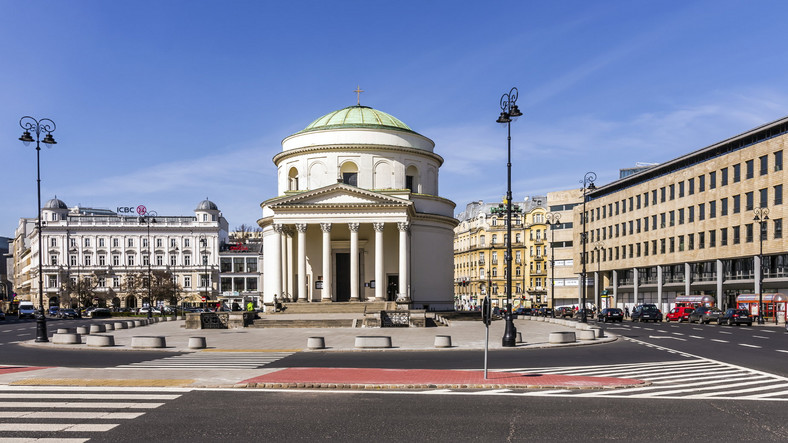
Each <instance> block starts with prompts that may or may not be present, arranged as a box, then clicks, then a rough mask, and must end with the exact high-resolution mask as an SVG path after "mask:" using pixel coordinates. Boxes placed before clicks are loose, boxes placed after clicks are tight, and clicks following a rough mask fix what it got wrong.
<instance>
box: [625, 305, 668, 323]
mask: <svg viewBox="0 0 788 443" xmlns="http://www.w3.org/2000/svg"><path fill="white" fill-rule="evenodd" d="M630 318H631V319H632V321H633V322H634V321H638V322H644V321H653V322H654V323H656V322H661V321H662V311H660V310H659V309H657V305H654V304H648V303H646V304H642V305H640V306H636V307H635V309H633V310H632V315H631V316H630Z"/></svg>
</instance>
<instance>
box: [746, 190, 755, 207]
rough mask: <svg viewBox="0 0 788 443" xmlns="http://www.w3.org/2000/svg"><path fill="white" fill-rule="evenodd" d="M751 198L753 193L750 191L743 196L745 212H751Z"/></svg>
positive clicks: (752, 199)
mask: <svg viewBox="0 0 788 443" xmlns="http://www.w3.org/2000/svg"><path fill="white" fill-rule="evenodd" d="M753 197H754V196H753V192H752V191H750V192H748V193H746V194H744V202H745V203H744V210H745V211H752V208H753V207H754V198H753Z"/></svg>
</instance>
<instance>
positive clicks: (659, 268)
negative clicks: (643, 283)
mask: <svg viewBox="0 0 788 443" xmlns="http://www.w3.org/2000/svg"><path fill="white" fill-rule="evenodd" d="M657 306H659V309H661V310H662V311H664V312H667V311H666V310H665V308H664V307H663V306H662V265H657Z"/></svg>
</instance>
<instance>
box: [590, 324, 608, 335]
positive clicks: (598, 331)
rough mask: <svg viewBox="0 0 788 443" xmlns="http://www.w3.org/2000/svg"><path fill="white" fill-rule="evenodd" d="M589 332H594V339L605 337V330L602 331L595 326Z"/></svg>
mask: <svg viewBox="0 0 788 443" xmlns="http://www.w3.org/2000/svg"><path fill="white" fill-rule="evenodd" d="M591 330H592V331H594V335H595V336H596V338H604V336H605V330H604V329H602V328H600V327H598V326H595V327H592V328H591Z"/></svg>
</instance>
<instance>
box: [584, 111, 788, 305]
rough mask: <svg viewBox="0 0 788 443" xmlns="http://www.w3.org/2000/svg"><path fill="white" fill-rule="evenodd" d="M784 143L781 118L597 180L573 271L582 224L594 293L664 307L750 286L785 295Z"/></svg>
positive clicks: (787, 127)
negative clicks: (608, 179)
mask: <svg viewBox="0 0 788 443" xmlns="http://www.w3.org/2000/svg"><path fill="white" fill-rule="evenodd" d="M787 143H788V118H783V119H780V120H778V121H775V122H772V123H769V124H766V125H763V126H761V127H758V128H755V129H753V130H750V131H747V132H745V133H743V134H739V135H736V136H734V137H731V138H729V139H727V140H724V141H721V142H719V143H715V144H713V145H711V146H708V147H705V148H703V149H699V150H697V151H694V152H691V153H689V154H686V155H684V156H681V157H678V158H675V159H673V160H670V161H666V162H663V163H661V164H659V165H654V166H652V167H650V168H648V169H646V170H643V171H641V172H638V173H635V174H632V175H629V176H626V177H624V178H621V179H619V180H617V181H615V182H612V183H610V184H607V185H604V186H601V185H599V183H597V188H596V190H593V191H590V192H589V194H588V200H587V202H586V213H585V214H586V217H587V224H586V226H585V229H583V225H582V223H581V215H582V214H581V212H582V211H581V210H576V211H575V216H574V219H573V223H574V226H575V230H574V240H573V244H574V250H575V260H574V272H575V273H576V274H579V273H580V272H581V270H582V243H581V241H580V240H581V236H582V233H583V232H586V233H587V238H588V243H587V244H586V246H587V248H586V250H587V252H586V257H587V259H588V261H587V262H586V268H587V272H588V273H589V279H591V278H593V280H594V281H595V282H597V283H598V285H597V287H596V289H595V290H594V294H593V295H594V297H597V296H598V295H599V294H600V293H601V292H603V291H604V290H606V291H607V292H608V293H609V294H611V295H612V302H613V303H614V304H616V305H618V306H630V307H631V306H632V305H634V304H639V303H644V302H646V303H657V304H659V305H660V306H661V307H662V309H663V310H665V309H668V308H669V307H670V305H671V304H672V303H673V302H674V301H675V299H676V297H677V296H680V295H709V296H711V297H712V299H713V300H715V301H716V304H717V305H718V306H720V307H729V306H735V305H736V303H737V297H738V296H740V295H744V294H758V293H759V292H760V291H763V292H764V293H777V292H782V293H783V294H788V242H787V241H786V238H785V236H784V235H783V223H784V220H785V217H786V210H785V203H784V192H785V191H784V186H785V182H786V172H785V169H784V157H785V151H786V149H788V145H787ZM581 207H582V203H581V205H580V206H578V208H581ZM761 228H763V229H761ZM597 243H600V244H602V245H603V246H602V247H599V248H597V247H595V245H596V244H597ZM761 248H762V254H763V261H761V260H760V259H759V256H760V255H761ZM739 301H740V300H739ZM783 306H784V305H783ZM766 314H767V315H768V314H769V313H768V312H767V313H766Z"/></svg>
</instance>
